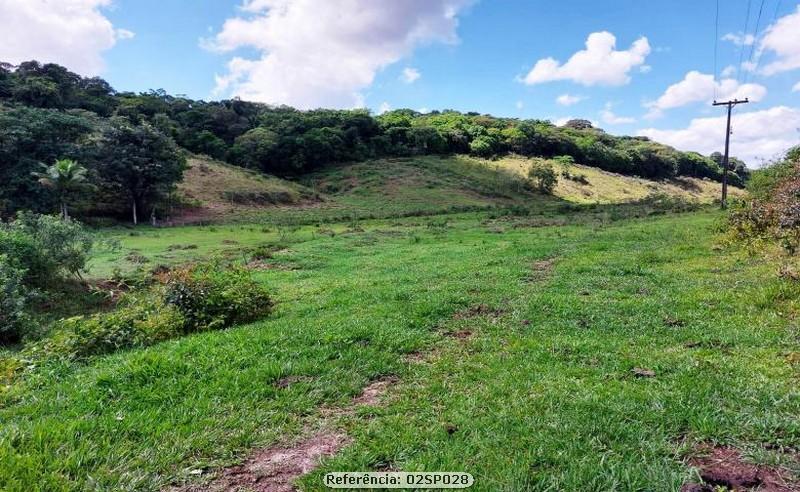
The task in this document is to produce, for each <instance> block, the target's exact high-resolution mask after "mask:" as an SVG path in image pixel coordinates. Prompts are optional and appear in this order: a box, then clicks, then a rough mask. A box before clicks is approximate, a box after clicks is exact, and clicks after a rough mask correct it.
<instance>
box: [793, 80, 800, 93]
mask: <svg viewBox="0 0 800 492" xmlns="http://www.w3.org/2000/svg"><path fill="white" fill-rule="evenodd" d="M792 92H800V82H798V83H796V84H794V85H793V86H792Z"/></svg>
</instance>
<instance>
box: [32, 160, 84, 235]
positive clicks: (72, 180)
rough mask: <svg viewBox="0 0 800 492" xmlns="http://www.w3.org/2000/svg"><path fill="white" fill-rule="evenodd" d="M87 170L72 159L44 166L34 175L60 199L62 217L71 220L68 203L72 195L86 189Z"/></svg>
mask: <svg viewBox="0 0 800 492" xmlns="http://www.w3.org/2000/svg"><path fill="white" fill-rule="evenodd" d="M86 173H87V171H86V168H85V167H83V166H81V165H80V164H78V163H77V162H75V161H73V160H72V159H58V160H56V162H55V164H53V165H51V166H46V165H44V164H42V172H35V173H33V175H34V177H36V178H37V179H38V180H39V183H41V184H42V186H45V187H47V188H50V189H52V190H53V191H54V192H55V194H56V196H57V197H58V201H59V205H60V208H61V217H62V218H63V219H64V220H67V219H69V212H68V210H67V201H68V200H69V198H70V195H71V194H72V193H74V192H76V191H78V190H80V189H81V188H85V187H86Z"/></svg>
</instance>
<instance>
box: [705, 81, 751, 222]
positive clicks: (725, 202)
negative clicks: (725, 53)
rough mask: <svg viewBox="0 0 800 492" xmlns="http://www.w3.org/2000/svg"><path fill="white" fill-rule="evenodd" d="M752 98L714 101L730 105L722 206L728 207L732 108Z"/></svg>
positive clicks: (723, 160)
mask: <svg viewBox="0 0 800 492" xmlns="http://www.w3.org/2000/svg"><path fill="white" fill-rule="evenodd" d="M749 102H750V100H749V99H748V98H746V97H745V98H744V100H742V101H740V100H738V99H734V100H733V101H720V102H717V101H714V104H713V105H714V106H728V126H727V129H726V131H725V156H724V157H723V158H722V202H721V206H722V208H727V206H728V153H729V150H730V145H731V110H732V109H733V107H734V106H736V105H737V104H747V103H749Z"/></svg>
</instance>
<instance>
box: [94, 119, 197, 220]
mask: <svg viewBox="0 0 800 492" xmlns="http://www.w3.org/2000/svg"><path fill="white" fill-rule="evenodd" d="M97 167H98V171H99V173H100V176H101V178H102V179H103V180H104V181H105V182H106V183H109V184H111V185H112V186H114V187H116V188H118V189H119V190H120V191H121V192H122V193H123V194H124V195H125V196H126V197H127V199H128V201H129V205H130V210H131V218H132V220H133V223H134V224H137V223H138V222H139V219H138V217H139V212H140V211H144V208H145V207H146V206H148V205H149V206H150V207H151V211H152V213H153V215H154V214H155V204H156V202H157V201H158V199H160V198H162V197H163V196H164V195H165V194H166V193H168V192H169V191H171V190H172V188H173V187H174V186H175V184H176V183H177V182H179V181H180V180H181V179H182V178H183V171H184V170H185V169H186V158H185V157H184V155H183V153H182V152H181V151H180V149H179V148H178V146H177V145H175V142H174V141H173V140H172V139H171V138H169V137H167V136H166V135H164V134H163V133H161V132H160V131H158V130H156V129H155V128H154V127H152V126H150V125H149V124H147V123H143V124H141V125H137V126H134V125H131V124H130V123H129V122H127V121H126V120H121V119H118V120H115V121H114V122H113V123H112V125H111V128H110V129H108V130H107V131H106V132H105V133H104V135H103V140H102V144H101V148H100V152H99V162H98V164H97Z"/></svg>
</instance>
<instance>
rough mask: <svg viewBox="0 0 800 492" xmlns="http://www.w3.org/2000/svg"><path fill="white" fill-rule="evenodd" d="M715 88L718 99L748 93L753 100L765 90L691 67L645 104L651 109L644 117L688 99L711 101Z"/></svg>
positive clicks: (760, 86)
mask: <svg viewBox="0 0 800 492" xmlns="http://www.w3.org/2000/svg"><path fill="white" fill-rule="evenodd" d="M715 92H716V97H717V99H718V100H726V99H734V98H736V99H744V98H745V97H747V98H749V99H750V100H751V101H753V102H758V101H760V100H762V99H763V98H764V96H765V95H766V94H767V88H766V87H764V86H763V85H760V84H740V83H739V82H737V81H736V80H735V79H722V80H721V81H719V82H717V81H715V80H714V76H713V75H709V74H704V73H700V72H698V71H696V70H692V71H691V72H688V73H687V74H686V75H685V76H684V77H683V80H681V81H680V82H677V83H675V84H672V85H671V86H669V87H667V90H666V91H664V94H662V95H661V97H659V98H658V99H656V100H655V101H651V102H649V103H646V104H645V106H646V107H648V108H649V109H650V111H649V112H648V114H647V117H648V118H656V117H658V116H660V115H661V113H662V111H664V110H666V109H672V108H678V107H681V106H685V105H687V104H691V103H696V102H700V101H707V102H711V101H712V100H713V99H714V94H715Z"/></svg>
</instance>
